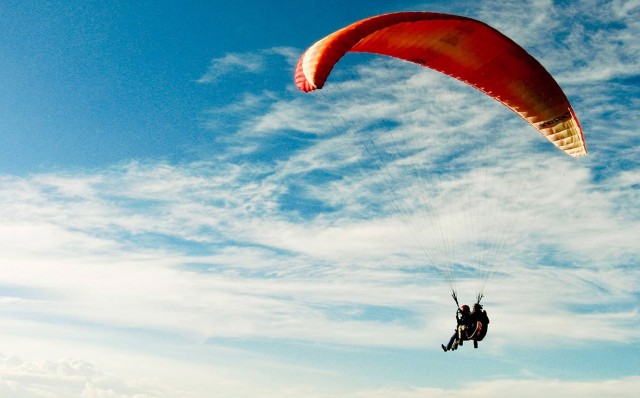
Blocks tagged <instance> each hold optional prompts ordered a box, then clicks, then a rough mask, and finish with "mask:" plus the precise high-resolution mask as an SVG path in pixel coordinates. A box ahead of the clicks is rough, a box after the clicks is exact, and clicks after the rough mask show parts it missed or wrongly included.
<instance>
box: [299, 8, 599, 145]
mask: <svg viewBox="0 0 640 398" xmlns="http://www.w3.org/2000/svg"><path fill="white" fill-rule="evenodd" d="M348 52H366V53H373V54H380V55H387V56H391V57H395V58H399V59H403V60H406V61H409V62H413V63H416V64H419V65H422V66H425V67H427V68H431V69H434V70H437V71H439V72H442V73H444V74H447V75H449V76H451V77H454V78H456V79H458V80H460V81H462V82H465V83H467V84H469V85H470V86H473V87H475V88H477V89H478V90H480V91H482V92H484V93H485V94H487V95H489V96H491V97H493V98H495V99H496V100H498V101H500V102H501V103H502V104H504V105H505V106H507V107H508V108H510V109H511V110H513V111H514V112H516V113H517V114H518V115H520V116H521V117H522V118H523V119H525V120H526V121H528V122H529V123H531V124H532V125H533V126H534V127H535V128H536V129H537V130H538V131H539V132H540V133H541V134H542V135H544V136H545V137H547V139H548V140H549V141H551V142H552V143H553V144H554V145H555V146H556V147H558V148H560V149H561V150H563V151H564V152H566V153H567V154H569V155H571V156H574V157H578V156H582V155H585V154H586V153H587V149H586V144H585V140H584V135H583V133H582V128H581V127H580V123H579V122H578V119H577V117H576V115H575V113H574V111H573V109H572V108H571V104H570V103H569V100H568V99H567V97H566V95H565V94H564V92H563V91H562V89H561V88H560V86H559V85H558V83H557V82H556V81H555V80H554V78H553V77H552V76H551V75H550V74H549V72H547V71H546V69H545V68H544V67H543V66H542V65H541V64H540V63H539V62H538V61H537V60H536V59H535V58H533V57H532V56H531V55H529V53H527V52H526V51H525V50H524V49H523V48H522V47H520V46H519V45H518V44H516V43H515V42H514V41H513V40H511V39H509V38H508V37H506V36H505V35H503V34H502V33H500V32H498V31H497V30H495V29H494V28H492V27H490V26H489V25H487V24H485V23H483V22H480V21H477V20H474V19H471V18H467V17H462V16H456V15H447V14H437V13H430V12H401V13H393V14H385V15H379V16H375V17H371V18H367V19H364V20H361V21H359V22H356V23H354V24H352V25H349V26H347V27H345V28H343V29H340V30H338V31H336V32H334V33H332V34H330V35H329V36H327V37H325V38H324V39H322V40H320V41H318V42H317V43H315V44H314V45H312V46H311V47H310V48H309V49H307V51H305V53H304V54H303V55H302V56H301V57H300V60H299V61H298V65H297V67H296V72H295V82H296V85H297V86H298V88H300V89H301V90H303V91H305V92H309V91H312V90H315V89H320V88H322V87H323V85H324V84H325V82H326V80H327V78H328V76H329V74H330V73H331V71H332V69H333V68H334V66H335V64H336V63H337V62H338V61H339V60H340V59H341V58H342V57H343V56H344V55H345V54H346V53H348Z"/></svg>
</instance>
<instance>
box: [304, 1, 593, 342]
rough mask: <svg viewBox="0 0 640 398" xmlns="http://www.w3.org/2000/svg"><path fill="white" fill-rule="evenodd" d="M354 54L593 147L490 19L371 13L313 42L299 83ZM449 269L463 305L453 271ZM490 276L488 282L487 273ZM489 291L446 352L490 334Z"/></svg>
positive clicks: (463, 319)
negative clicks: (395, 64)
mask: <svg viewBox="0 0 640 398" xmlns="http://www.w3.org/2000/svg"><path fill="white" fill-rule="evenodd" d="M347 53H371V54H378V55H384V56H388V57H392V58H397V59H400V60H404V61H408V62H411V63H414V64H417V65H420V66H423V67H426V68H429V69H433V70H435V71H438V72H441V73H443V74H445V75H448V76H450V77H453V78H455V79H457V80H459V81H461V82H463V83H466V84H467V85H469V86H472V87H474V88H476V89H477V90H479V91H481V92H483V93H484V94H486V95H487V96H489V97H491V98H493V99H495V100H496V101H499V102H500V103H502V104H503V105H504V106H506V107H507V108H509V109H511V110H512V111H513V112H515V113H516V114H517V115H518V116H520V117H521V118H522V119H524V120H526V121H527V122H528V123H529V124H531V125H532V126H533V127H534V128H535V129H536V130H537V131H538V132H539V133H540V134H542V136H544V137H545V138H546V139H547V140H548V141H549V142H551V143H552V144H553V145H554V146H555V147H557V148H558V149H560V150H561V151H563V152H564V153H566V154H567V155H569V156H571V157H580V156H583V155H586V153H587V148H586V143H585V139H584V135H583V132H582V128H581V126H580V123H579V121H578V118H577V117H576V114H575V112H574V110H573V108H572V107H571V104H570V103H569V100H568V99H567V96H566V95H565V93H564V92H563V90H562V89H561V88H560V86H559V85H558V83H557V82H556V81H555V80H554V78H553V77H552V76H551V74H549V72H547V70H546V69H545V68H544V67H543V66H542V65H541V64H540V62H538V61H537V60H536V59H535V58H534V57H533V56H531V55H530V54H529V53H527V51H526V50H524V49H523V48H522V47H521V46H519V45H518V44H516V43H515V42H514V41H513V40H511V39H510V38H508V37H507V36H505V35H504V34H502V33H500V32H499V31H497V30H496V29H494V28H492V27H490V26H489V25H487V24H485V23H483V22H480V21H478V20H475V19H472V18H468V17H463V16H457V15H448V14H441V13H431V12H399V13H391V14H384V15H379V16H374V17H370V18H366V19H363V20H361V21H358V22H355V23H353V24H352V25H349V26H347V27H345V28H342V29H340V30H338V31H336V32H334V33H331V34H330V35H328V36H326V37H325V38H323V39H321V40H319V41H318V42H316V43H315V44H313V45H312V46H311V47H309V48H308V49H307V50H306V51H305V52H304V53H303V54H302V56H301V57H300V59H299V61H298V63H297V66H296V69H295V77H294V79H295V84H296V85H297V87H298V88H299V89H300V90H302V91H304V92H311V91H314V90H318V89H321V88H323V87H324V85H325V84H326V82H327V80H328V78H329V77H330V75H331V72H332V70H333V69H334V67H335V66H336V64H337V63H338V61H340V59H341V58H343V57H344V56H345V55H346V54H347ZM507 134H509V132H507ZM515 142H517V141H515ZM516 145H517V144H516ZM416 174H420V173H416ZM394 195H395V194H394ZM395 196H398V195H395ZM447 245H448V244H447ZM503 245H504V243H503V244H500V245H499V246H500V247H499V248H498V249H497V250H500V249H501V248H502V246H503ZM445 249H446V251H452V250H450V248H449V247H447V248H445ZM425 252H428V250H426V249H425ZM493 259H495V257H493ZM451 262H452V263H454V262H455V261H453V260H452V261H451ZM435 267H436V268H437V267H438V265H435ZM443 274H444V275H445V276H446V277H447V278H448V279H449V283H450V286H451V290H452V296H453V298H454V300H455V301H456V305H457V304H458V300H457V295H456V290H455V287H454V285H453V282H452V281H451V279H452V278H453V277H452V272H451V271H445V272H443ZM483 278H484V281H485V282H486V279H487V278H488V274H487V275H486V276H484V277H483ZM483 288H484V287H483ZM482 297H483V291H482V290H480V291H478V292H477V295H476V304H475V305H474V306H473V307H474V312H470V311H469V307H468V306H466V305H463V306H462V307H460V308H459V309H458V313H457V316H456V318H457V327H456V331H455V333H454V335H453V336H452V337H451V340H450V341H449V343H448V344H447V345H446V346H445V345H444V344H443V345H442V348H443V349H444V351H448V350H454V349H456V347H457V346H459V345H462V344H463V341H465V340H472V341H473V342H474V346H475V347H477V343H478V341H481V340H482V339H483V338H484V337H485V335H486V334H487V329H488V324H489V318H488V316H487V313H486V312H485V311H484V310H483V309H482V306H481V305H480V301H481V299H482Z"/></svg>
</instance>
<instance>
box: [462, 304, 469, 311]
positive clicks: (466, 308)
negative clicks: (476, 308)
mask: <svg viewBox="0 0 640 398" xmlns="http://www.w3.org/2000/svg"><path fill="white" fill-rule="evenodd" d="M460 309H461V310H462V312H469V306H468V305H466V304H464V305H463V306H462V307H460Z"/></svg>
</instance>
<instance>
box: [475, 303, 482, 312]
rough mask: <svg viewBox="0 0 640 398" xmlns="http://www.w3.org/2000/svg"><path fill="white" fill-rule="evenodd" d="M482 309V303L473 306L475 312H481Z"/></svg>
mask: <svg viewBox="0 0 640 398" xmlns="http://www.w3.org/2000/svg"><path fill="white" fill-rule="evenodd" d="M481 309H482V306H481V305H480V303H475V304H474V305H473V310H474V311H480V310H481Z"/></svg>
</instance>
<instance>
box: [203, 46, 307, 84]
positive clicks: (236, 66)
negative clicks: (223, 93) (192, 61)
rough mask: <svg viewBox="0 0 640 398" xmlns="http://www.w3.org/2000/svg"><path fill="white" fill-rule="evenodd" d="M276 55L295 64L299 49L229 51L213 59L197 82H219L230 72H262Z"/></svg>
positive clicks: (279, 48)
mask: <svg viewBox="0 0 640 398" xmlns="http://www.w3.org/2000/svg"><path fill="white" fill-rule="evenodd" d="M274 55H275V56H279V57H283V58H284V59H285V60H286V61H287V62H288V63H289V64H294V63H295V58H296V57H297V51H296V50H295V49H293V48H291V47H274V48H271V49H268V50H263V51H261V52H245V53H228V54H226V55H224V56H222V57H219V58H214V59H212V60H211V64H210V65H209V69H208V70H207V72H206V73H205V74H204V75H202V76H201V77H200V78H199V79H198V80H197V82H198V83H201V84H211V83H217V82H218V81H220V79H221V78H223V77H224V76H225V75H228V74H230V73H251V74H254V73H260V72H262V71H263V70H264V68H265V66H266V63H267V59H268V58H269V57H272V56H274Z"/></svg>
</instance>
